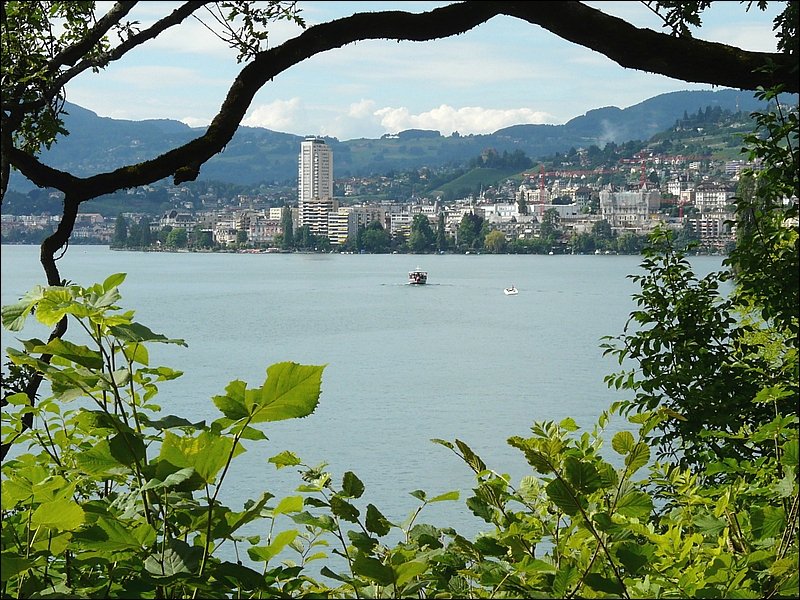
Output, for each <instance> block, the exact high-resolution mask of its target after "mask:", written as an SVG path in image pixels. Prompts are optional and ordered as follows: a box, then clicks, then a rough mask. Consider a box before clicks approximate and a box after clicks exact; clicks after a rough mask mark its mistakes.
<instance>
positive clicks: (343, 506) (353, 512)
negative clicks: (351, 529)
mask: <svg viewBox="0 0 800 600" xmlns="http://www.w3.org/2000/svg"><path fill="white" fill-rule="evenodd" d="M331 512H333V514H334V515H336V516H337V517H339V518H340V519H344V520H345V521H349V522H351V523H358V515H359V512H358V509H357V508H356V507H355V506H353V505H352V504H350V503H349V502H347V501H346V500H342V498H341V496H331Z"/></svg>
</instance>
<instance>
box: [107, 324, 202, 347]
mask: <svg viewBox="0 0 800 600" xmlns="http://www.w3.org/2000/svg"><path fill="white" fill-rule="evenodd" d="M109 329H110V330H111V333H113V334H114V335H115V336H116V337H117V338H119V339H120V340H122V341H124V342H160V343H162V344H178V345H180V346H186V345H187V344H186V342H185V341H184V340H181V339H170V338H168V337H167V336H165V335H162V334H160V333H155V332H153V331H151V330H150V328H148V327H145V326H144V325H142V324H141V323H122V324H120V325H114V326H113V327H110V328H109Z"/></svg>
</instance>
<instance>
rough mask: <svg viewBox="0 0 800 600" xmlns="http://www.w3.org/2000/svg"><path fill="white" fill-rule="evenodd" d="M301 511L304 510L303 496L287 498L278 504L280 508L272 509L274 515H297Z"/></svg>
mask: <svg viewBox="0 0 800 600" xmlns="http://www.w3.org/2000/svg"><path fill="white" fill-rule="evenodd" d="M301 510H303V497H302V496H286V497H285V498H283V499H281V501H280V502H278V506H276V507H275V508H273V509H272V515H273V516H278V515H286V514H289V513H297V512H300V511H301Z"/></svg>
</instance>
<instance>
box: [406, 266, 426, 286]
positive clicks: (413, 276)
mask: <svg viewBox="0 0 800 600" xmlns="http://www.w3.org/2000/svg"><path fill="white" fill-rule="evenodd" d="M408 283H409V284H411V285H424V284H426V283H428V272H427V271H423V270H422V269H420V268H419V267H417V268H416V269H414V270H413V271H409V272H408Z"/></svg>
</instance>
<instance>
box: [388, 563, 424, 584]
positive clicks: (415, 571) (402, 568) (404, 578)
mask: <svg viewBox="0 0 800 600" xmlns="http://www.w3.org/2000/svg"><path fill="white" fill-rule="evenodd" d="M427 568H428V563H427V562H425V561H419V560H411V561H408V562H406V563H403V564H401V565H398V566H397V567H396V568H395V571H396V573H397V581H396V583H397V585H398V586H402V585H405V584H406V583H408V582H409V581H411V579H413V578H414V577H416V576H417V575H420V574H422V573H424V572H425V570H426V569H427Z"/></svg>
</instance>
